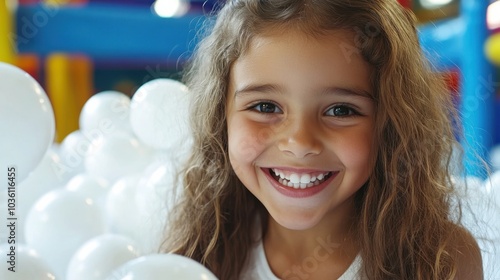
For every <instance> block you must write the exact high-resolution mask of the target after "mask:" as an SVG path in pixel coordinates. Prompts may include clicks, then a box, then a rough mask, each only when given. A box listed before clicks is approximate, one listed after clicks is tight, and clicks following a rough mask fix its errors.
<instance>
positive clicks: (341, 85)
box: [227, 30, 375, 230]
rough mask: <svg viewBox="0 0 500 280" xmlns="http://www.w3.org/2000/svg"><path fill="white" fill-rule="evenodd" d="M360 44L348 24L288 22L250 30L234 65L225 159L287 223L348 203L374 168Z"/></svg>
mask: <svg viewBox="0 0 500 280" xmlns="http://www.w3.org/2000/svg"><path fill="white" fill-rule="evenodd" d="M357 50H358V49H357V48H356V45H355V43H354V35H353V34H352V33H349V32H347V31H341V30H338V31H335V32H331V33H328V34H327V35H322V36H320V37H312V36H307V35H305V34H304V33H302V32H300V31H294V30H287V32H284V33H271V34H269V33H266V34H265V35H260V36H257V37H256V38H254V39H253V40H252V41H251V45H250V47H249V49H248V50H247V52H246V53H245V54H244V55H243V56H241V57H240V58H239V59H238V60H236V61H235V63H234V64H233V65H232V68H231V71H230V77H229V88H228V93H227V94H228V104H227V105H228V106H227V126H228V137H229V139H228V141H229V158H230V161H231V165H232V167H233V169H234V171H235V173H236V175H237V176H238V178H239V179H240V180H241V182H242V183H243V184H244V185H245V186H246V187H247V188H248V189H249V190H250V191H251V192H252V193H253V194H254V195H255V196H256V197H257V198H258V199H259V200H260V201H261V202H262V204H263V205H264V206H265V207H266V209H267V210H268V211H269V213H270V215H271V216H272V217H273V218H274V220H276V221H277V222H278V223H279V224H281V225H282V226H284V227H286V228H289V229H296V230H303V229H308V228H311V227H313V226H315V225H317V224H318V223H319V222H320V221H321V220H322V219H325V218H326V217H327V216H330V215H332V214H333V215H335V213H345V211H346V209H351V210H352V205H353V204H352V203H351V202H352V200H353V198H354V193H356V191H357V190H359V189H360V188H361V186H362V185H363V184H364V183H365V182H366V181H367V180H368V177H369V176H370V173H371V172H372V167H373V166H372V163H371V162H372V161H371V159H372V156H373V154H374V151H372V147H373V133H374V132H373V131H374V115H375V104H374V101H373V100H372V98H371V92H372V88H371V85H370V73H371V68H370V66H369V65H368V64H367V63H366V62H365V61H364V60H363V59H362V58H361V56H360V54H359V53H358V52H357ZM347 211H350V210H347Z"/></svg>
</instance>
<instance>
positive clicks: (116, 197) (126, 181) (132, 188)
mask: <svg viewBox="0 0 500 280" xmlns="http://www.w3.org/2000/svg"><path fill="white" fill-rule="evenodd" d="M140 179H141V175H140V174H132V175H128V176H125V177H122V178H120V179H118V180H117V181H116V182H115V183H114V184H113V185H112V187H111V189H110V190H109V192H108V194H107V196H106V203H105V219H106V226H107V229H108V231H109V232H111V233H115V234H119V235H124V236H128V237H130V238H132V239H133V240H135V241H136V242H141V240H144V235H143V232H144V230H143V227H142V223H143V220H142V219H141V216H140V214H139V211H138V207H137V202H136V197H138V196H140V195H141V194H142V192H141V186H140V185H139V181H140ZM141 251H143V250H141Z"/></svg>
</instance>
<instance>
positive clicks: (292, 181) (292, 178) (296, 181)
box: [272, 169, 328, 189]
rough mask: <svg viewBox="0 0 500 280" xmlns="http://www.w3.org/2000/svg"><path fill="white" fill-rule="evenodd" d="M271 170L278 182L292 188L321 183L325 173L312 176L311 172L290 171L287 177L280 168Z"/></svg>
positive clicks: (307, 186)
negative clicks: (298, 172)
mask: <svg viewBox="0 0 500 280" xmlns="http://www.w3.org/2000/svg"><path fill="white" fill-rule="evenodd" d="M272 171H273V173H274V174H275V176H276V177H277V179H278V182H279V183H280V184H282V185H284V186H287V187H290V188H294V189H305V188H309V187H312V186H317V185H319V184H320V183H321V180H323V179H324V178H325V173H320V174H318V175H316V176H312V175H311V174H296V173H292V174H290V175H289V176H288V177H287V176H285V174H284V172H282V171H281V170H278V169H273V170H272ZM327 174H328V173H327Z"/></svg>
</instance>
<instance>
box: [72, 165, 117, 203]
mask: <svg viewBox="0 0 500 280" xmlns="http://www.w3.org/2000/svg"><path fill="white" fill-rule="evenodd" d="M65 188H66V189H67V190H69V191H73V192H77V193H79V194H81V195H82V196H84V197H85V198H88V199H92V200H93V201H94V202H95V203H97V205H99V206H100V207H101V208H103V210H104V207H105V205H104V204H105V200H106V196H107V195H108V191H109V189H110V186H109V183H108V182H107V181H106V180H104V179H102V178H96V177H94V176H91V175H89V174H86V173H82V174H78V175H76V176H75V177H73V178H71V180H69V182H68V183H67V184H66V185H65Z"/></svg>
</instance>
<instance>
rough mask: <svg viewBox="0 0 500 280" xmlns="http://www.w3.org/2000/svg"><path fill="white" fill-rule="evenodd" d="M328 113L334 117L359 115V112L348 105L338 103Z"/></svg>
mask: <svg viewBox="0 0 500 280" xmlns="http://www.w3.org/2000/svg"><path fill="white" fill-rule="evenodd" d="M326 115H327V116H333V117H349V116H354V115H359V113H358V112H357V111H356V110H354V109H353V108H351V107H349V106H347V105H336V106H333V107H331V108H330V109H328V110H327V111H326Z"/></svg>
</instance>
